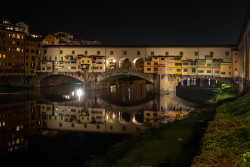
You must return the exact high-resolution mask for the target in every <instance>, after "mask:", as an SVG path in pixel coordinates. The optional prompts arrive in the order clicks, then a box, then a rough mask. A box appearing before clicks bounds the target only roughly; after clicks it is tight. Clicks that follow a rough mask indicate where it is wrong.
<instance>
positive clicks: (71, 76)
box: [33, 73, 84, 87]
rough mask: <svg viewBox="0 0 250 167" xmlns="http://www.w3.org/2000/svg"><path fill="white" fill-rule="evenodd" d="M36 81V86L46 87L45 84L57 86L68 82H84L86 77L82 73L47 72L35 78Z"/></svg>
mask: <svg viewBox="0 0 250 167" xmlns="http://www.w3.org/2000/svg"><path fill="white" fill-rule="evenodd" d="M34 81H35V82H36V83H33V85H35V86H39V87H44V86H55V85H62V84H67V83H84V77H83V76H82V75H81V73H65V74H55V73H51V74H47V75H43V76H40V77H38V79H36V80H34Z"/></svg>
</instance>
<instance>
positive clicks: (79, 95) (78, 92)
mask: <svg viewBox="0 0 250 167" xmlns="http://www.w3.org/2000/svg"><path fill="white" fill-rule="evenodd" d="M76 95H77V96H78V97H81V96H82V90H81V89H78V90H77V91H76Z"/></svg>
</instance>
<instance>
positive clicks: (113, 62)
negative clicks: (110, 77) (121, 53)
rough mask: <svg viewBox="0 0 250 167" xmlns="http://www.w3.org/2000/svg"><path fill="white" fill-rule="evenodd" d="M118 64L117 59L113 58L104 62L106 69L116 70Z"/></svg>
mask: <svg viewBox="0 0 250 167" xmlns="http://www.w3.org/2000/svg"><path fill="white" fill-rule="evenodd" d="M118 63H119V62H117V59H116V58H114V57H109V58H108V59H107V60H106V66H107V69H117V68H118Z"/></svg>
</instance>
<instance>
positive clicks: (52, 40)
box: [44, 34, 59, 45]
mask: <svg viewBox="0 0 250 167" xmlns="http://www.w3.org/2000/svg"><path fill="white" fill-rule="evenodd" d="M44 40H45V41H46V45H59V38H58V37H57V36H56V35H52V34H48V35H45V36H44Z"/></svg>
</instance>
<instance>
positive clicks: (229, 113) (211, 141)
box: [192, 94, 250, 167]
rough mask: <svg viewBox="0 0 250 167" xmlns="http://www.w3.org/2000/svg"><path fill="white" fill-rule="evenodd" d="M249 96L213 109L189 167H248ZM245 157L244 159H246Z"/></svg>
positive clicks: (249, 135) (249, 156)
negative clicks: (198, 147)
mask: <svg viewBox="0 0 250 167" xmlns="http://www.w3.org/2000/svg"><path fill="white" fill-rule="evenodd" d="M249 102H250V94H247V95H245V96H242V97H240V98H238V99H236V100H234V101H232V102H227V103H223V104H222V105H220V106H219V107H217V108H216V115H215V118H214V120H213V121H211V122H210V123H209V125H208V128H207V130H206V133H205V135H204V137H203V139H202V151H201V154H200V155H199V156H197V157H195V159H194V162H193V165H192V167H201V166H207V167H210V166H211V167H212V166H223V167H233V166H238V167H247V166H250V155H248V154H250V153H248V152H250V105H249ZM247 156H248V157H247Z"/></svg>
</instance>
